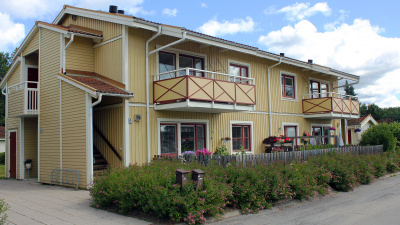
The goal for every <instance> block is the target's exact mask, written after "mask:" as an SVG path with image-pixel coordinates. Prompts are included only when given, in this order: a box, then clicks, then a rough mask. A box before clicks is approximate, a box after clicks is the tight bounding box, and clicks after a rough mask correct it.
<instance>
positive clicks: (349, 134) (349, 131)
mask: <svg viewBox="0 0 400 225" xmlns="http://www.w3.org/2000/svg"><path fill="white" fill-rule="evenodd" d="M347 139H348V141H349V142H348V144H349V145H351V144H353V143H352V142H351V130H350V129H349V130H347Z"/></svg>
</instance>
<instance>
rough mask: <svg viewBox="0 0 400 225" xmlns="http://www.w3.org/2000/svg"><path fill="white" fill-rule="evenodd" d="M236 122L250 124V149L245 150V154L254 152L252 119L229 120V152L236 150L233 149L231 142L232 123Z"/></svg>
mask: <svg viewBox="0 0 400 225" xmlns="http://www.w3.org/2000/svg"><path fill="white" fill-rule="evenodd" d="M233 124H235V125H236V124H237V125H249V126H250V147H251V149H250V151H246V154H254V141H253V140H254V133H253V121H236V120H231V121H230V123H229V132H230V138H231V154H232V155H233V154H236V153H237V151H236V152H235V151H233V143H232V137H233V136H232V125H233Z"/></svg>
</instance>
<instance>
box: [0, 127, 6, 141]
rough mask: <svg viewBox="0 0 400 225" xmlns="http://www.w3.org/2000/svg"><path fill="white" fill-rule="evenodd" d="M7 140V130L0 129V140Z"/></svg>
mask: <svg viewBox="0 0 400 225" xmlns="http://www.w3.org/2000/svg"><path fill="white" fill-rule="evenodd" d="M4 138H6V129H5V127H0V139H4Z"/></svg>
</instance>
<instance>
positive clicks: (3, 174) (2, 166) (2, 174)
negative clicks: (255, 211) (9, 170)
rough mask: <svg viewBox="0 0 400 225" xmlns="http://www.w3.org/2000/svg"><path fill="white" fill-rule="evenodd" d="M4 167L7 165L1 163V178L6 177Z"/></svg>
mask: <svg viewBox="0 0 400 225" xmlns="http://www.w3.org/2000/svg"><path fill="white" fill-rule="evenodd" d="M4 168H5V165H2V164H0V179H5V172H4Z"/></svg>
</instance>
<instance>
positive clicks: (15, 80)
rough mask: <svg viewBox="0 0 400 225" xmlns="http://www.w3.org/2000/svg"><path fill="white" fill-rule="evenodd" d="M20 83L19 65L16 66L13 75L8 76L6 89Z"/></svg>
mask: <svg viewBox="0 0 400 225" xmlns="http://www.w3.org/2000/svg"><path fill="white" fill-rule="evenodd" d="M19 83H21V63H20V64H19V65H18V66H17V68H16V69H15V71H14V73H13V74H12V75H11V76H10V78H9V79H8V81H7V87H10V86H13V85H15V84H19Z"/></svg>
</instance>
